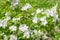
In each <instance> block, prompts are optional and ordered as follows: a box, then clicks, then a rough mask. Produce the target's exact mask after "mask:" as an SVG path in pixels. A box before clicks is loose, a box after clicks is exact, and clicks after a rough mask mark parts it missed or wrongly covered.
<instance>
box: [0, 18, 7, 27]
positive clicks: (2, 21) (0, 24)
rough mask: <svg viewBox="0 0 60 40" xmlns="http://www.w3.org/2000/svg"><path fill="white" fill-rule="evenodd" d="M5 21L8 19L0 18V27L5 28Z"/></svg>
mask: <svg viewBox="0 0 60 40" xmlns="http://www.w3.org/2000/svg"><path fill="white" fill-rule="evenodd" d="M7 22H8V20H6V19H4V20H0V27H2V28H5V27H6V26H7Z"/></svg>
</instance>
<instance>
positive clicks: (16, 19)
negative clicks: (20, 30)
mask: <svg viewBox="0 0 60 40" xmlns="http://www.w3.org/2000/svg"><path fill="white" fill-rule="evenodd" d="M12 20H13V21H19V20H20V17H19V18H13V19H12Z"/></svg>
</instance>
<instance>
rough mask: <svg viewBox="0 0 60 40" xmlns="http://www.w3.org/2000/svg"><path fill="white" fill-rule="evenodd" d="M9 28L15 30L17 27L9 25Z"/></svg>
mask: <svg viewBox="0 0 60 40" xmlns="http://www.w3.org/2000/svg"><path fill="white" fill-rule="evenodd" d="M9 29H10V30H11V31H16V30H17V28H16V26H14V25H13V26H11V27H9Z"/></svg>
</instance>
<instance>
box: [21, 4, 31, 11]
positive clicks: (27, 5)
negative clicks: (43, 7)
mask: <svg viewBox="0 0 60 40" xmlns="http://www.w3.org/2000/svg"><path fill="white" fill-rule="evenodd" d="M30 8H32V6H31V5H30V4H29V3H26V5H25V6H23V7H22V9H21V10H22V11H23V10H27V9H30Z"/></svg>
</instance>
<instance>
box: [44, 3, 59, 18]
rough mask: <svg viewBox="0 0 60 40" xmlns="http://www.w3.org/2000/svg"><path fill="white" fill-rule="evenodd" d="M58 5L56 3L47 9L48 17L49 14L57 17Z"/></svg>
mask: <svg viewBox="0 0 60 40" xmlns="http://www.w3.org/2000/svg"><path fill="white" fill-rule="evenodd" d="M57 5H58V4H56V5H55V6H53V7H52V8H51V9H47V10H45V12H44V13H46V14H47V16H48V17H49V16H53V17H55V16H56V13H57Z"/></svg>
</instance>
